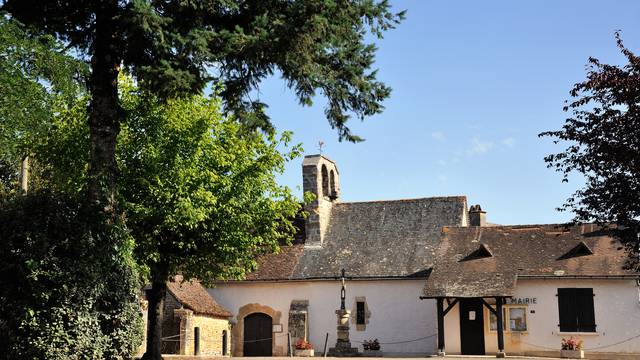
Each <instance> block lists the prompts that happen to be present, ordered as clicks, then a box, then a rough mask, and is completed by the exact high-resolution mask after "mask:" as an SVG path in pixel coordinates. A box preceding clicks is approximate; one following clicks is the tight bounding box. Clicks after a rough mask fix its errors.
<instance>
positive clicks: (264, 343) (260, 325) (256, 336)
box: [242, 313, 273, 356]
mask: <svg viewBox="0 0 640 360" xmlns="http://www.w3.org/2000/svg"><path fill="white" fill-rule="evenodd" d="M272 324H273V320H272V319H271V316H269V315H267V314H264V313H253V314H249V315H247V316H246V317H245V318H244V341H243V342H244V344H243V346H242V353H243V355H244V356H271V355H272V348H271V345H272V337H273V333H272Z"/></svg>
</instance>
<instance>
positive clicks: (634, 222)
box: [540, 33, 640, 239]
mask: <svg viewBox="0 0 640 360" xmlns="http://www.w3.org/2000/svg"><path fill="white" fill-rule="evenodd" d="M616 40H617V44H618V47H619V48H620V51H621V52H622V54H623V55H624V57H625V59H626V61H627V63H626V64H625V65H623V66H617V65H608V64H603V63H601V62H600V61H599V60H598V59H595V58H590V59H589V68H588V72H587V78H586V80H585V81H582V82H580V83H578V84H576V85H575V86H574V87H573V89H572V90H571V96H572V97H573V98H574V99H573V100H572V101H571V102H569V103H568V104H567V105H566V107H565V111H568V112H571V117H570V118H568V119H567V120H566V122H565V124H564V126H563V127H562V129H560V130H556V131H547V132H543V133H542V134H540V136H543V137H552V138H554V139H555V140H554V142H555V143H558V142H560V141H562V142H568V143H569V145H568V146H567V148H566V149H565V150H564V151H562V152H560V153H557V154H551V155H548V156H547V157H545V161H546V162H547V164H548V166H549V167H551V168H554V169H556V170H557V171H559V172H561V173H563V181H568V176H569V175H570V174H571V173H572V172H578V173H580V174H582V175H584V177H585V180H586V184H585V186H584V187H583V188H581V189H579V190H577V191H576V192H575V193H574V194H573V195H572V196H571V197H570V198H569V199H567V201H566V202H565V204H564V205H563V206H562V207H561V208H560V209H561V210H572V211H573V212H574V213H575V220H576V221H579V222H589V221H596V222H598V223H603V224H606V223H617V224H619V225H622V226H623V229H624V228H626V233H627V234H626V235H628V237H626V238H627V239H635V233H636V232H638V231H640V226H639V225H640V85H639V84H640V57H638V56H637V55H635V54H634V53H633V52H632V51H631V50H629V49H628V48H626V47H625V46H624V44H623V42H622V39H621V38H620V34H618V33H616Z"/></svg>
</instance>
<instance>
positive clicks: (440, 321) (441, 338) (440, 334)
mask: <svg viewBox="0 0 640 360" xmlns="http://www.w3.org/2000/svg"><path fill="white" fill-rule="evenodd" d="M436 306H437V307H438V353H439V354H443V355H444V315H445V313H444V311H443V309H442V308H443V306H444V299H443V298H437V299H436Z"/></svg>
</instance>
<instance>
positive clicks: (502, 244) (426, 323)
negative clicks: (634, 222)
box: [208, 155, 640, 358]
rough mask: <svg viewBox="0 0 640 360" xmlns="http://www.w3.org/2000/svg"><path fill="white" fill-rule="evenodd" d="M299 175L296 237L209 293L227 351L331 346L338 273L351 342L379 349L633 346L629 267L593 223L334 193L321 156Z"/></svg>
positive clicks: (336, 177)
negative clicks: (505, 216) (496, 219)
mask: <svg viewBox="0 0 640 360" xmlns="http://www.w3.org/2000/svg"><path fill="white" fill-rule="evenodd" d="M302 181H303V190H304V191H305V192H307V191H308V192H311V193H313V194H315V196H316V199H315V201H314V202H313V203H311V204H308V205H307V209H306V210H307V211H308V213H309V216H308V218H307V219H305V220H304V225H303V226H300V227H301V229H300V230H301V231H300V233H299V234H298V236H297V237H296V239H295V241H294V242H293V244H292V245H290V246H284V247H282V249H281V251H280V252H279V253H278V254H269V255H265V256H262V257H261V258H260V259H259V262H258V263H259V267H258V269H257V270H256V271H255V272H253V273H250V274H248V276H247V278H246V279H245V280H242V281H221V282H218V283H217V284H216V286H215V287H214V288H212V289H208V291H209V293H210V294H211V295H212V297H213V298H215V299H216V300H217V301H218V302H219V303H220V305H222V306H223V307H224V308H226V309H228V310H229V311H230V312H231V314H232V318H231V326H232V330H231V332H232V334H231V335H232V336H231V352H232V355H233V356H243V355H244V356H272V355H273V356H282V355H286V354H287V352H288V334H291V337H292V339H293V341H294V342H295V341H296V340H297V339H304V340H307V341H309V342H311V344H312V345H313V347H314V349H315V351H316V353H322V351H323V350H324V348H325V339H327V338H326V337H327V334H328V341H326V342H327V345H326V348H327V349H328V348H330V347H333V346H334V344H335V343H336V315H335V310H336V309H338V308H339V307H340V288H341V285H340V281H339V277H340V273H341V270H342V269H345V271H346V284H347V285H346V286H347V290H346V307H347V309H350V310H351V318H350V338H351V343H352V346H354V347H358V348H360V349H361V350H362V343H363V342H364V341H367V340H372V339H378V340H379V342H380V343H381V346H382V353H383V354H384V355H385V356H398V355H400V356H425V355H432V354H436V353H441V354H443V353H445V352H446V353H452V354H456V353H458V354H459V353H462V354H498V355H499V356H500V355H501V354H502V355H503V354H504V353H505V352H506V353H510V354H529V355H559V351H560V341H561V339H562V337H567V336H572V335H576V336H580V337H581V339H583V340H584V344H585V351H587V352H597V353H598V354H600V355H602V356H608V355H607V354H615V355H616V356H617V357H614V358H620V357H619V356H627V355H628V356H638V354H639V353H640V329H638V328H637V325H636V324H638V323H640V298H639V295H640V288H638V284H640V283H638V275H637V274H636V273H633V272H632V271H630V270H629V269H628V267H626V268H625V261H626V259H627V257H626V254H625V252H624V251H622V250H621V249H622V247H621V246H620V244H619V243H617V242H616V240H615V239H612V238H610V237H608V235H606V234H605V233H602V232H601V231H600V230H599V229H598V228H596V227H595V226H593V225H588V226H579V227H573V228H568V227H562V226H559V225H521V226H498V225H495V224H490V223H487V221H486V213H485V212H484V211H483V210H482V208H481V207H480V206H477V205H474V206H472V207H471V208H470V207H469V205H468V203H467V198H466V197H465V196H447V197H431V198H420V199H402V200H390V201H365V202H342V201H341V200H340V173H339V171H338V167H337V166H336V163H335V162H333V161H332V160H330V159H328V158H327V157H325V156H322V155H312V156H307V157H305V158H304V160H303V163H302ZM575 289H582V290H575ZM558 294H560V295H558ZM587 294H589V295H592V298H589V299H587V298H586V297H585V296H586V295H587ZM569 303H572V304H580V306H581V308H580V312H579V313H576V312H575V310H574V309H573V308H571V307H567V306H566V304H569ZM596 323H597V324H596ZM636 332H637V333H638V334H635V333H636ZM635 335H637V337H635V338H633V336H635ZM630 358H632V357H630Z"/></svg>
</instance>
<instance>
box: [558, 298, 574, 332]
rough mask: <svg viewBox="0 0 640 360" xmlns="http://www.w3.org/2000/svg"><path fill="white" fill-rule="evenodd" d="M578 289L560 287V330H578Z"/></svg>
mask: <svg viewBox="0 0 640 360" xmlns="http://www.w3.org/2000/svg"><path fill="white" fill-rule="evenodd" d="M576 290H577V289H569V288H566V289H558V314H559V319H560V331H566V332H576V331H578V314H577V312H576Z"/></svg>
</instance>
